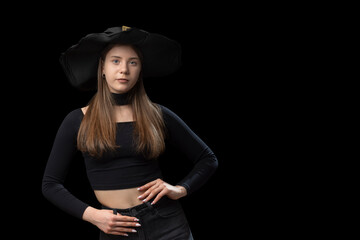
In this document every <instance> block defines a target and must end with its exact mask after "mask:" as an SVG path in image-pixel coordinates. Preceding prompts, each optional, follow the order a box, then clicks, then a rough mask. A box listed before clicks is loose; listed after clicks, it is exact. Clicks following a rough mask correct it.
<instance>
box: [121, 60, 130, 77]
mask: <svg viewBox="0 0 360 240" xmlns="http://www.w3.org/2000/svg"><path fill="white" fill-rule="evenodd" d="M119 72H120V73H121V74H124V75H127V74H129V68H128V65H127V64H126V63H122V64H120V69H119Z"/></svg>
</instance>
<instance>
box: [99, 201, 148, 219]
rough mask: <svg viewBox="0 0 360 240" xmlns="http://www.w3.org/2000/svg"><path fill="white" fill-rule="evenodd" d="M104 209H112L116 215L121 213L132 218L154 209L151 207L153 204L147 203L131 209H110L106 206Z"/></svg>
mask: <svg viewBox="0 0 360 240" xmlns="http://www.w3.org/2000/svg"><path fill="white" fill-rule="evenodd" d="M102 208H103V209H110V210H113V212H114V214H117V213H120V214H122V215H131V216H135V215H138V214H139V213H140V212H142V211H144V210H145V209H149V210H151V209H152V208H153V206H152V205H151V203H149V202H145V203H142V204H140V205H137V206H134V207H131V208H125V209H122V208H109V207H106V206H102Z"/></svg>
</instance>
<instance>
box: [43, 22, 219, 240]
mask: <svg viewBox="0 0 360 240" xmlns="http://www.w3.org/2000/svg"><path fill="white" fill-rule="evenodd" d="M180 52H181V51H180V47H179V45H178V43H177V42H175V41H173V40H171V39H168V38H166V37H164V36H162V35H159V34H153V33H148V32H146V31H143V30H140V29H136V28H128V27H114V28H109V29H107V30H106V31H105V32H104V33H94V34H89V35H87V36H85V37H84V38H82V39H81V40H80V42H79V43H78V44H77V45H74V46H72V47H70V48H69V49H68V50H67V51H66V52H64V53H63V54H62V56H61V58H60V62H61V64H62V66H63V68H64V70H65V73H66V75H67V76H68V78H69V80H70V82H71V83H72V85H73V86H74V87H77V88H79V89H91V88H94V87H96V88H97V91H96V93H95V95H94V97H93V98H92V99H91V101H90V102H89V104H88V105H87V106H85V107H83V108H78V109H75V110H73V111H71V112H70V113H69V114H68V115H67V116H66V117H65V119H64V120H63V122H62V124H61V126H60V128H59V130H58V133H57V135H56V138H55V141H54V144H53V148H52V150H51V153H50V156H49V159H48V163H47V166H46V169H45V173H44V177H43V184H42V189H43V194H44V196H45V197H46V198H47V199H48V200H49V201H51V202H52V203H54V204H55V205H56V206H58V207H59V208H60V209H62V210H64V211H66V212H67V213H69V214H71V215H73V216H75V217H77V218H80V219H83V220H85V221H88V222H90V223H92V224H94V225H95V226H97V227H98V228H99V229H100V230H101V231H100V239H123V238H124V237H126V239H156V240H160V239H164V240H165V239H169V240H175V239H184V240H185V239H186V240H188V239H193V238H192V234H191V230H190V228H189V226H188V222H187V220H186V217H185V215H184V212H183V210H182V208H181V205H180V203H179V202H178V201H177V200H178V199H180V198H182V197H184V196H186V195H189V194H191V193H192V192H194V191H196V190H197V189H198V188H199V187H201V186H202V185H203V184H204V183H205V182H206V181H207V180H208V179H209V177H210V176H211V175H212V174H213V173H214V171H215V170H216V168H217V165H218V162H217V159H216V157H215V155H214V154H213V152H212V151H211V150H210V148H209V147H208V146H207V145H206V144H205V143H204V142H203V141H202V140H201V139H199V137H198V136H197V135H195V134H194V132H193V131H192V130H191V129H190V128H189V127H188V126H187V125H186V124H185V123H184V122H183V121H182V120H181V119H180V118H179V117H178V116H177V115H176V114H175V113H173V112H172V111H171V110H169V109H168V108H166V107H164V106H161V105H159V104H155V103H153V102H151V101H150V99H149V98H148V97H147V95H146V92H145V89H144V85H143V77H146V76H152V77H154V76H161V75H165V74H169V73H172V72H174V71H176V70H177V69H178V68H179V66H180ZM167 144H171V145H173V146H175V147H176V148H177V149H178V150H179V151H181V152H183V153H184V154H185V156H187V158H189V159H190V160H191V161H192V162H193V163H194V167H193V169H192V171H190V172H189V173H188V174H187V175H186V176H185V177H184V179H183V180H182V181H180V182H179V183H178V184H177V185H175V186H174V185H171V184H169V183H167V182H165V181H163V180H162V174H161V171H160V169H159V165H158V161H157V159H158V157H159V156H160V155H161V154H162V153H163V152H164V151H165V146H166V145H167ZM77 151H81V152H82V155H83V157H84V160H85V166H86V170H87V175H88V179H89V182H90V184H91V186H92V188H93V190H94V192H95V195H96V198H97V199H98V201H99V202H100V203H101V205H102V206H103V207H102V209H96V208H94V207H92V206H89V205H88V204H86V203H85V202H83V201H81V200H80V199H78V198H76V197H75V196H74V195H72V194H71V193H70V192H69V191H68V190H67V189H66V188H64V186H63V183H64V181H65V175H66V172H67V169H68V167H69V165H70V162H71V160H72V159H73V157H74V155H75V153H76V152H77Z"/></svg>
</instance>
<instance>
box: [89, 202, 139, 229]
mask: <svg viewBox="0 0 360 240" xmlns="http://www.w3.org/2000/svg"><path fill="white" fill-rule="evenodd" d="M83 219H84V220H85V221H88V222H90V223H92V224H94V225H95V226H97V227H98V228H99V229H100V230H101V231H103V232H104V233H106V234H113V235H121V236H128V234H127V233H130V232H136V230H135V229H134V227H140V224H139V223H138V221H139V219H137V218H135V217H129V216H124V215H121V214H119V213H118V214H117V215H115V214H114V213H113V211H112V210H106V209H101V210H99V209H95V208H93V207H88V208H87V209H86V210H85V212H84V214H83Z"/></svg>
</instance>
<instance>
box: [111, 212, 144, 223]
mask: <svg viewBox="0 0 360 240" xmlns="http://www.w3.org/2000/svg"><path fill="white" fill-rule="evenodd" d="M114 220H115V221H117V222H138V221H139V219H137V218H136V217H130V216H124V215H121V214H119V213H118V214H117V215H116V216H114Z"/></svg>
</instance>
